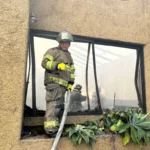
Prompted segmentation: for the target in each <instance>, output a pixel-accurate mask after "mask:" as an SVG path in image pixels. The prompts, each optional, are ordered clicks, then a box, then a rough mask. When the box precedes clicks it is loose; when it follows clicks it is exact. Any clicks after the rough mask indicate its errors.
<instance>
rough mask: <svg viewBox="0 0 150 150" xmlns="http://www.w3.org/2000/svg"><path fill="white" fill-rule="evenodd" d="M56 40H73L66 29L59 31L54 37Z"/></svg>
mask: <svg viewBox="0 0 150 150" xmlns="http://www.w3.org/2000/svg"><path fill="white" fill-rule="evenodd" d="M56 40H57V41H58V42H73V36H72V35H71V34H70V33H69V32H68V31H66V30H64V31H62V32H60V33H59V34H58V36H57V39H56Z"/></svg>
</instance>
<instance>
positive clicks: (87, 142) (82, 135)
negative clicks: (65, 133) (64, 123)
mask: <svg viewBox="0 0 150 150" xmlns="http://www.w3.org/2000/svg"><path fill="white" fill-rule="evenodd" d="M80 135H81V137H82V138H83V139H84V141H85V143H86V144H89V137H88V136H87V135H86V134H84V133H81V134H80Z"/></svg>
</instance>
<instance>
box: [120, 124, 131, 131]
mask: <svg viewBox="0 0 150 150" xmlns="http://www.w3.org/2000/svg"><path fill="white" fill-rule="evenodd" d="M129 127H130V124H129V123H126V124H123V125H122V126H120V127H119V128H118V132H119V133H123V132H125V131H127V130H128V129H129Z"/></svg>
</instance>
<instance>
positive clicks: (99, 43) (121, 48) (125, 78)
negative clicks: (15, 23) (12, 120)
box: [23, 30, 146, 134]
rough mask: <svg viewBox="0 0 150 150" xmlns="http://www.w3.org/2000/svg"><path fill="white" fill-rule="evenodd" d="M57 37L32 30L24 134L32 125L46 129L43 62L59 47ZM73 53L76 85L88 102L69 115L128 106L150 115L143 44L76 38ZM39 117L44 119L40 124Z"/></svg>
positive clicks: (98, 113)
mask: <svg viewBox="0 0 150 150" xmlns="http://www.w3.org/2000/svg"><path fill="white" fill-rule="evenodd" d="M57 34H58V33H56V32H46V31H38V30H31V31H30V46H29V51H28V63H27V75H26V80H27V81H26V94H25V109H24V118H25V119H24V122H25V123H24V125H23V129H24V132H26V131H27V132H28V131H30V129H31V130H32V126H34V127H35V126H36V128H37V127H39V126H40V127H41V126H42V124H41V122H42V119H41V118H43V116H44V114H45V107H46V103H45V87H44V84H43V82H44V69H43V68H42V67H41V60H42V57H43V54H44V53H45V52H46V51H47V50H48V49H49V48H52V47H55V46H57V45H58V43H57V42H56V41H55V39H56V36H57ZM69 51H70V52H71V54H72V57H73V60H74V64H75V68H76V73H75V75H76V80H75V84H80V85H81V86H82V96H83V99H84V100H83V101H82V102H81V103H80V104H78V105H76V106H74V108H72V110H69V113H68V116H78V115H100V114H101V113H102V112H103V110H104V109H107V108H113V109H122V110H124V109H125V108H126V107H141V108H142V109H143V112H144V113H146V100H145V81H144V56H143V53H144V52H143V46H142V45H138V44H132V43H130V44H129V43H123V42H118V41H107V40H102V39H95V38H89V37H81V36H76V35H74V42H73V43H72V44H71V47H70V48H69ZM79 106H80V107H81V108H80V109H78V108H79ZM75 110H77V111H75ZM30 117H31V118H30ZM40 117H41V118H40ZM29 118H30V119H31V120H29ZM35 118H38V119H39V120H40V119H41V120H40V122H38V121H37V122H36V121H35ZM35 122H36V123H35ZM30 123H31V125H30ZM40 131H41V130H40ZM39 133H40V132H37V133H35V134H39ZM43 133H44V130H43V131H41V134H43ZM24 134H25V133H24Z"/></svg>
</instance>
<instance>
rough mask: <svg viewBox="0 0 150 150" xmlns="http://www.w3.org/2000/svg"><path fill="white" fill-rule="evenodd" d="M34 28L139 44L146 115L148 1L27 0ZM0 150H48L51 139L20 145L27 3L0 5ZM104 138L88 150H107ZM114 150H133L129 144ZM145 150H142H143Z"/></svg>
mask: <svg viewBox="0 0 150 150" xmlns="http://www.w3.org/2000/svg"><path fill="white" fill-rule="evenodd" d="M30 3H31V5H30V8H31V11H33V12H34V14H35V17H36V19H37V23H36V24H34V25H32V26H31V28H32V29H39V30H46V31H56V32H59V31H61V30H63V29H66V30H68V31H70V32H71V33H72V34H76V35H81V36H89V37H96V38H101V39H110V40H117V41H125V42H131V43H139V44H145V46H144V57H145V80H146V99H147V102H146V103H147V110H148V111H149V112H150V92H149V91H150V76H149V74H150V69H149V68H150V51H149V49H150V1H149V0H111V1H110V0H101V1H99V0H92V1H84V0H65V1H62V0H44V2H43V0H31V1H30ZM0 6H1V7H0V12H1V15H0V34H1V36H0V39H1V40H0V41H1V44H0V137H1V140H0V150H31V149H32V150H48V149H50V147H51V145H52V142H53V139H32V138H31V139H27V140H20V131H21V126H22V112H23V102H24V99H23V97H24V84H25V82H24V81H25V72H26V56H27V41H28V29H29V1H28V0H22V1H18V0H7V1H0ZM110 138H111V137H110V135H104V136H101V137H99V138H98V139H97V142H96V143H95V144H94V147H93V149H95V150H98V149H101V150H106V149H108V150H109V149H112V146H113V145H112V142H110ZM115 143H116V148H117V149H119V150H126V149H132V150H136V149H139V146H135V145H134V144H132V143H130V144H129V145H127V146H125V147H124V146H122V142H121V139H120V138H119V137H116V142H115ZM149 146H150V144H148V145H147V146H145V147H144V148H143V149H144V150H148V149H149ZM58 149H59V150H63V149H65V150H70V149H72V150H79V149H83V150H87V149H90V148H89V147H87V146H86V145H85V144H82V145H81V146H78V147H73V146H72V143H71V141H70V140H68V139H66V138H62V139H61V140H60V143H59V146H58Z"/></svg>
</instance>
